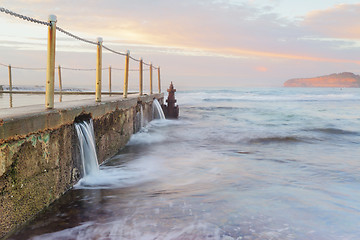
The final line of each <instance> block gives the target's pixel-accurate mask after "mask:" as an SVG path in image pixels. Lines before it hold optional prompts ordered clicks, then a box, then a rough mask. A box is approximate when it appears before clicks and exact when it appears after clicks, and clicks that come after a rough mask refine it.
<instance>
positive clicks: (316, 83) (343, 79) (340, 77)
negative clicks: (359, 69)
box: [284, 72, 360, 88]
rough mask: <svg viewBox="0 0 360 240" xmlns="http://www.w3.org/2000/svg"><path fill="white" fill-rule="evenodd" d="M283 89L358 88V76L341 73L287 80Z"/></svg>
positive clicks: (359, 84) (359, 80) (359, 83)
mask: <svg viewBox="0 0 360 240" xmlns="http://www.w3.org/2000/svg"><path fill="white" fill-rule="evenodd" d="M284 87H337V88H359V87H360V75H356V74H354V73H351V72H343V73H333V74H330V75H325V76H320V77H313V78H294V79H290V80H287V81H286V82H285V83H284Z"/></svg>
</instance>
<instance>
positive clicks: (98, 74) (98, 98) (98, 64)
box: [95, 37, 103, 102]
mask: <svg viewBox="0 0 360 240" xmlns="http://www.w3.org/2000/svg"><path fill="white" fill-rule="evenodd" d="M102 42H103V39H102V38H101V37H99V38H98V39H97V57H96V90H95V100H96V102H101V76H102Z"/></svg>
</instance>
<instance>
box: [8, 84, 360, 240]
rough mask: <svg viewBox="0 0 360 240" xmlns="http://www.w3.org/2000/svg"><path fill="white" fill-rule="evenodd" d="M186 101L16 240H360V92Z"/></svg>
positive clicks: (190, 95) (212, 93)
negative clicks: (175, 117) (171, 117)
mask: <svg viewBox="0 0 360 240" xmlns="http://www.w3.org/2000/svg"><path fill="white" fill-rule="evenodd" d="M176 97H177V100H178V103H179V105H180V119H179V120H172V121H169V120H155V121H152V122H150V123H149V124H148V125H147V126H146V127H144V128H143V129H142V130H141V131H140V132H138V133H137V134H135V135H133V136H132V138H131V140H130V142H129V143H128V145H127V146H126V148H125V149H124V150H123V151H121V152H120V153H119V154H118V155H116V156H115V157H114V158H112V159H111V160H110V161H108V162H107V163H106V164H104V165H102V166H101V167H100V172H99V177H98V178H97V179H93V181H90V180H89V182H87V184H84V185H81V186H77V187H76V188H74V189H73V190H71V191H69V192H68V193H67V194H65V196H63V197H62V198H60V199H59V201H57V202H56V203H55V204H53V205H52V206H51V207H50V208H49V209H48V210H47V211H45V212H44V213H42V214H40V215H39V216H38V217H37V219H35V220H34V221H33V222H32V223H31V224H30V225H29V226H27V227H26V228H24V229H23V230H21V231H20V232H18V233H17V234H15V235H13V236H12V238H10V239H24V238H25V239H26V238H30V239H137V240H138V239H146V240H147V239H226V240H230V239H304V240H305V239H306V240H309V239H314V240H331V239H336V240H338V239H360V228H359V226H360V157H359V156H360V89H335V88H334V89H330V88H321V89H300V88H293V89H290V88H277V89H273V88H272V89H237V90H234V89H233V90H207V91H204V90H199V91H188V92H184V91H179V92H177V95H176Z"/></svg>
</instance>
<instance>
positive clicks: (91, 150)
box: [75, 119, 99, 177]
mask: <svg viewBox="0 0 360 240" xmlns="http://www.w3.org/2000/svg"><path fill="white" fill-rule="evenodd" d="M75 129H76V132H77V134H78V138H79V142H80V156H81V161H82V164H83V176H84V177H86V176H88V175H93V174H98V173H99V164H98V160H97V156H96V148H95V134H94V127H93V121H92V119H90V120H89V121H88V122H87V121H83V122H80V123H75Z"/></svg>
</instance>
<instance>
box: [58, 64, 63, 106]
mask: <svg viewBox="0 0 360 240" xmlns="http://www.w3.org/2000/svg"><path fill="white" fill-rule="evenodd" d="M58 77H59V91H60V99H59V101H60V102H62V81H61V67H60V65H59V66H58Z"/></svg>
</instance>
